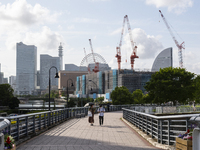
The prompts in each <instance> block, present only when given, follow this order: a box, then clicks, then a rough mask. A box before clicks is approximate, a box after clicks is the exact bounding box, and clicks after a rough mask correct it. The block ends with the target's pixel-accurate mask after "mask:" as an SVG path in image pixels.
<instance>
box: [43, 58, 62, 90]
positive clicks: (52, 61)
mask: <svg viewBox="0 0 200 150" xmlns="http://www.w3.org/2000/svg"><path fill="white" fill-rule="evenodd" d="M52 66H54V67H56V68H57V69H58V72H59V71H60V58H59V57H52V56H50V55H46V54H42V55H40V89H41V90H46V89H47V88H48V86H49V70H50V68H51V67H52ZM55 74H56V69H55V68H52V69H51V70H50V79H51V86H58V79H57V78H54V77H55Z"/></svg>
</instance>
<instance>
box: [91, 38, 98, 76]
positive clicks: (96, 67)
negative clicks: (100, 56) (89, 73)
mask: <svg viewBox="0 0 200 150" xmlns="http://www.w3.org/2000/svg"><path fill="white" fill-rule="evenodd" d="M89 42H90V47H91V51H92V56H93V60H94V63H95V66H94V69H93V72H95V73H97V72H99V63H98V62H96V60H95V57H94V53H93V48H92V41H91V39H89Z"/></svg>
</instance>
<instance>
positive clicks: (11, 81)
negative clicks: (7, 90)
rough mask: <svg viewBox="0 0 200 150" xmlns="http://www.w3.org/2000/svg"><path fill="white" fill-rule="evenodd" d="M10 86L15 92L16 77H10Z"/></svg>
mask: <svg viewBox="0 0 200 150" xmlns="http://www.w3.org/2000/svg"><path fill="white" fill-rule="evenodd" d="M9 84H10V85H11V87H12V88H13V90H14V91H15V88H16V76H10V77H9Z"/></svg>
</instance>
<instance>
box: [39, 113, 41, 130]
mask: <svg viewBox="0 0 200 150" xmlns="http://www.w3.org/2000/svg"><path fill="white" fill-rule="evenodd" d="M39 130H41V114H39Z"/></svg>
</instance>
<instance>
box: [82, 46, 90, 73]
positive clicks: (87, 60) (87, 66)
mask: <svg viewBox="0 0 200 150" xmlns="http://www.w3.org/2000/svg"><path fill="white" fill-rule="evenodd" d="M83 49H84V53H85V58H86V63H87V68H88V73H90V67H89V64H88V60H87V54H86V51H85V48H83Z"/></svg>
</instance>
